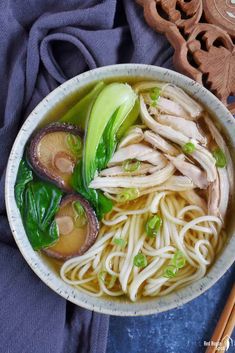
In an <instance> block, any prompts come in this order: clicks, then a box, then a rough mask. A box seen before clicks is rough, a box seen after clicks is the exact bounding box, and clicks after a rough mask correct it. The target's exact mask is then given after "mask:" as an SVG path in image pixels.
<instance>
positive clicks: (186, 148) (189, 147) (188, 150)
mask: <svg viewBox="0 0 235 353" xmlns="http://www.w3.org/2000/svg"><path fill="white" fill-rule="evenodd" d="M195 148H196V147H195V145H194V144H193V143H192V142H187V143H185V145H183V147H182V149H183V152H184V153H187V154H190V153H193V152H194V151H195Z"/></svg>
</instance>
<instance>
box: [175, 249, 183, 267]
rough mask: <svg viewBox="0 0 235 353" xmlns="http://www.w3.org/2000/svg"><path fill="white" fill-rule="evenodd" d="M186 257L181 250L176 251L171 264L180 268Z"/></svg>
mask: <svg viewBox="0 0 235 353" xmlns="http://www.w3.org/2000/svg"><path fill="white" fill-rule="evenodd" d="M185 263H186V259H185V257H184V255H183V254H182V252H181V251H179V250H178V251H176V253H175V254H174V256H173V259H172V265H173V266H175V267H177V268H182V267H184V266H185Z"/></svg>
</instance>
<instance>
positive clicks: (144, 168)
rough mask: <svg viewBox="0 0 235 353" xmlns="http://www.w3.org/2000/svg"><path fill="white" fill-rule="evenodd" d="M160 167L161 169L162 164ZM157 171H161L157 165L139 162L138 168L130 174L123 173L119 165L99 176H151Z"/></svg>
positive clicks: (105, 170) (103, 171)
mask: <svg viewBox="0 0 235 353" xmlns="http://www.w3.org/2000/svg"><path fill="white" fill-rule="evenodd" d="M166 163H167V161H166ZM166 163H165V164H166ZM160 166H161V167H162V164H161V165H160ZM159 169H161V168H160V167H159V165H157V166H153V165H152V164H149V163H143V162H141V164H140V166H139V168H137V170H135V171H132V172H128V171H125V169H124V168H123V166H121V165H116V166H114V167H110V168H107V169H103V170H102V171H101V172H100V174H99V175H100V176H117V175H129V176H130V175H144V174H152V173H154V172H155V171H156V170H159Z"/></svg>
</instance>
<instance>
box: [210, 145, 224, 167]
mask: <svg viewBox="0 0 235 353" xmlns="http://www.w3.org/2000/svg"><path fill="white" fill-rule="evenodd" d="M213 157H214V158H215V160H216V163H215V165H216V167H219V168H224V167H226V165H227V160H226V157H225V154H224V152H223V151H222V150H221V149H220V148H216V149H215V150H214V151H213Z"/></svg>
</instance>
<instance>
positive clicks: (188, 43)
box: [137, 0, 235, 114]
mask: <svg viewBox="0 0 235 353" xmlns="http://www.w3.org/2000/svg"><path fill="white" fill-rule="evenodd" d="M137 2H138V3H139V4H140V5H142V6H143V8H144V16H145V19H146V21H147V23H148V24H149V25H150V26H151V27H152V28H153V29H154V30H156V31H158V32H161V33H164V34H165V35H166V37H167V39H168V40H169V42H170V43H171V45H172V46H173V47H174V49H175V54H174V65H175V67H176V68H177V69H178V70H179V71H180V72H182V73H184V74H185V75H188V76H190V77H191V78H193V79H194V80H196V81H198V82H200V83H202V84H204V85H205V86H206V87H207V88H208V89H210V90H211V91H212V92H213V93H214V94H216V95H217V97H218V98H219V99H220V100H221V101H222V102H223V103H224V104H225V105H227V99H228V96H230V95H235V44H234V43H235V0H185V1H184V0H137ZM206 21H207V22H208V23H207V22H206ZM228 108H229V109H230V111H231V112H232V113H233V114H235V103H233V104H230V105H228Z"/></svg>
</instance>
